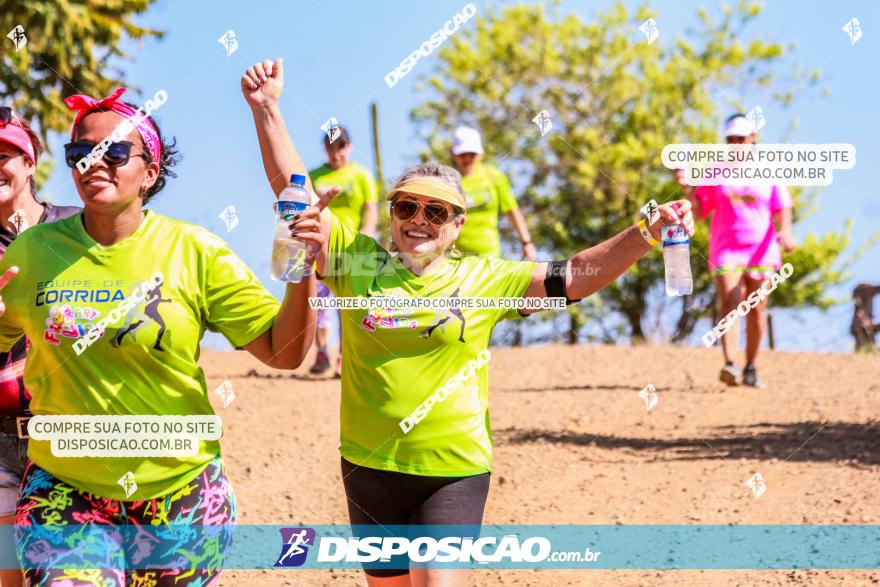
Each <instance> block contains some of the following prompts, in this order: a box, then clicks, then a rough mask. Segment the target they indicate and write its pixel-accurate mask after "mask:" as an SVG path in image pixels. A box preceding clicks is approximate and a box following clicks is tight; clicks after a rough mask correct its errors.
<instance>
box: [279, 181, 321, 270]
mask: <svg viewBox="0 0 880 587" xmlns="http://www.w3.org/2000/svg"><path fill="white" fill-rule="evenodd" d="M305 184H306V176H305V175H299V174H297V173H295V174H293V175H291V176H290V184H289V185H288V186H287V187H286V188H284V191H283V192H281V194H279V195H278V202H276V204H275V242H273V243H272V267H271V274H272V279H274V280H276V281H290V282H293V283H299V282H300V281H302V278H303V277H308V276H309V275H311V274H312V268H311V266H309V267H307V266H306V262H305V259H306V253H307V251H306V244H305V243H304V242H302V241H301V240H299V239H297V238H293V237H292V236H290V223H291V222H293V219H294V215H295V214H297V213H299V212H302V211H303V210H305V209H306V208H308V207H309V205H310V204H311V197H310V196H309V192H307V191H306V189H305V187H304V186H305Z"/></svg>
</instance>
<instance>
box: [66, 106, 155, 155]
mask: <svg viewBox="0 0 880 587" xmlns="http://www.w3.org/2000/svg"><path fill="white" fill-rule="evenodd" d="M125 90H126V88H116V89H115V90H114V91H113V93H112V94H110V95H109V96H107V97H106V98H103V99H101V100H95V99H94V98H92V97H91V96H86V95H85V94H76V95H74V96H68V97H67V98H65V99H64V103H65V104H67V107H68V108H70V109H71V110H75V111H76V118H75V119H74V120H73V126H71V127H70V140H71V141H72V140H73V137H74V135H75V134H76V125H77V124H79V121H80V120H82V119H83V118H84V117H85V116H86V115H87V114H90V113H92V112H94V111H95V110H100V109H104V110H109V111H111V112H115V113H116V114H119V115H121V116H123V117H125V118H127V119H129V120H130V121H131V123H132V124H135V128H136V129H137V131H138V134H139V135H141V139H143V141H144V146H146V148H147V151H149V152H150V156H151V157H152V158H153V161H159V160H160V159H161V154H162V153H161V151H162V145H161V144H160V143H159V132H158V131H157V130H156V127H155V126H153V123H152V122H150V120H149V118H147V117H146V115H145V114H144V113H143V112H140V109H137V110H135V109H134V108H132V107H131V106H129V105H128V104H126V103H124V102H121V101H119V98H120V96H122V94H124V93H125Z"/></svg>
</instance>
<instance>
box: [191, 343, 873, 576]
mask: <svg viewBox="0 0 880 587" xmlns="http://www.w3.org/2000/svg"><path fill="white" fill-rule="evenodd" d="M201 364H202V366H203V368H204V369H205V372H206V374H207V377H208V384H209V387H210V388H211V389H213V388H215V387H216V386H218V385H220V384H221V383H222V382H223V381H224V380H227V379H228V380H229V381H231V382H232V384H233V386H234V390H235V393H236V399H235V401H234V402H233V403H232V404H231V405H230V406H229V407H228V408H223V406H222V404H221V403H220V401H219V398H217V397H213V398H212V400H216V401H215V402H214V405H215V409H216V410H217V413H218V414H219V415H220V416H221V418H222V419H223V422H224V434H225V436H224V438H223V441H222V442H223V451H224V457H225V459H226V463H227V465H228V468H229V474H230V476H231V478H232V482H233V484H234V486H235V489H236V493H237V496H238V501H239V512H240V518H239V520H240V522H241V523H250V524H260V523H263V524H291V525H313V524H333V523H339V524H344V523H346V522H347V518H346V509H345V498H344V495H343V492H342V484H341V477H340V472H339V454H338V452H337V446H338V436H339V429H338V416H339V411H338V410H339V405H338V404H339V382H338V381H337V380H332V379H319V380H311V379H308V378H307V377H305V376H304V375H302V373H303V372H304V371H305V370H306V369H305V368H302V369H300V370H299V371H298V372H297V373H295V374H294V376H293V378H291V376H289V375H288V374H283V375H281V373H280V372H277V371H273V370H271V369H268V368H266V367H263V366H261V365H260V364H259V363H258V362H257V361H256V360H254V359H252V358H251V357H250V356H249V355H246V354H245V353H241V352H239V353H221V352H206V353H204V354H203V356H202V359H201ZM310 364H311V363H310V362H309V361H307V363H306V365H310ZM720 366H721V359H720V353H719V352H718V351H717V349H702V348H672V347H644V348H624V347H611V346H598V347H596V346H593V347H585V346H581V347H565V346H544V347H530V348H521V349H512V348H503V349H493V350H492V360H491V362H490V382H491V396H490V397H491V417H492V426H493V429H494V434H495V441H496V450H495V464H494V471H493V475H492V486H491V491H490V494H489V502H488V504H487V509H486V515H485V520H484V521H485V522H486V523H517V524H555V523H559V524H664V523H669V524H848V523H853V524H862V523H868V524H878V523H880V491H878V490H880V418H878V408H880V358H877V357H876V356H875V357H868V356H853V355H838V354H818V353H815V354H814V353H771V352H766V353H764V354H763V355H762V356H761V358H760V362H759V368H760V370H761V374H762V377H764V379H766V380H767V383H768V384H769V385H768V388H767V389H764V390H754V389H747V388H727V387H725V386H724V385H723V384H721V383H720V382H718V381H717V375H718V370H719V368H720ZM252 369H255V370H256V372H257V376H247V374H248V372H249V371H251V370H252ZM278 376H280V377H283V378H276V377H278ZM649 383H652V384H653V385H654V386H655V387H656V389H657V393H658V396H659V403H658V404H657V406H656V407H654V408H653V410H652V411H650V412H647V411H646V408H645V404H644V402H643V401H642V400H641V399H640V398H639V397H638V395H637V394H638V392H639V390H641V389H642V388H643V387H645V386H646V385H647V384H649ZM212 396H213V394H212ZM755 472H760V473H761V474H762V475H763V477H764V479H765V483H766V487H767V491H766V493H764V494H763V495H762V496H761V497H759V498H757V499H756V498H754V497H753V495H752V493H751V491H750V490H749V488H748V487H746V486H745V481H746V480H747V479H748V478H749V477H750V476H752V475H753V474H754V473H755ZM221 583H222V585H224V587H228V586H247V587H251V586H254V587H256V586H276V585H362V584H364V581H363V579H362V577H361V575H360V573H359V572H355V571H302V570H290V571H274V570H265V571H227V572H225V573H224V575H223V580H222V581H221ZM471 584H472V585H523V586H524V585H541V586H543V585H547V586H557V585H560V586H561V585H603V586H604V585H632V586H637V585H639V586H641V585H675V586H677V587H680V586H682V585H688V586H689V585H707V586H708V585H713V586H714V585H876V584H880V570H873V571H800V570H797V571H791V570H789V571H717V570H710V571H632V570H630V571H608V570H600V571H510V570H507V571H491V570H486V571H481V572H475V573H473V574H472V575H471Z"/></svg>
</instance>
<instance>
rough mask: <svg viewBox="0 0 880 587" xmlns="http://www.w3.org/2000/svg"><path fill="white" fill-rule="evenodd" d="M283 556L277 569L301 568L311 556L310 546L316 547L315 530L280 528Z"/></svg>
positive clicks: (277, 562)
mask: <svg viewBox="0 0 880 587" xmlns="http://www.w3.org/2000/svg"><path fill="white" fill-rule="evenodd" d="M279 531H280V532H281V540H282V545H281V554H280V555H279V556H278V560H277V561H276V562H275V566H276V567H300V566H302V565H303V563H305V562H306V557H307V556H308V555H309V548H308V547H309V546H314V545H315V529H314V528H280V530H279Z"/></svg>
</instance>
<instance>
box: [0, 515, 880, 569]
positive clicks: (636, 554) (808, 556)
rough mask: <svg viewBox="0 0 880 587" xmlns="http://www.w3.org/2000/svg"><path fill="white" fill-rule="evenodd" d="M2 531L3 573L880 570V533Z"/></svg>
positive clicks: (875, 528) (727, 529) (878, 529)
mask: <svg viewBox="0 0 880 587" xmlns="http://www.w3.org/2000/svg"><path fill="white" fill-rule="evenodd" d="M0 532H3V533H4V535H3V536H2V539H3V540H13V539H15V540H16V543H17V551H18V559H19V560H17V561H16V560H15V559H14V555H13V554H12V553H10V552H8V550H7V549H2V550H0V566H2V567H3V568H15V567H17V566H19V565H21V566H22V567H23V568H42V569H47V568H56V569H84V568H88V569H174V570H193V569H219V568H223V569H297V568H299V569H358V568H371V569H399V568H412V567H422V568H484V569H485V568H489V569H877V568H880V525H827V526H819V525H810V526H807V525H791V526H786V525H750V526H711V525H639V526H575V525H555V526H537V525H534V526H533V525H485V526H379V525H376V526H335V525H315V526H277V525H246V524H242V525H237V526H190V525H183V524H179V525H174V524H172V525H157V526H101V525H95V524H88V525H65V526H62V525H36V526H15V527H13V526H3V527H0ZM13 534H14V536H13ZM7 543H8V542H7Z"/></svg>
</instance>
